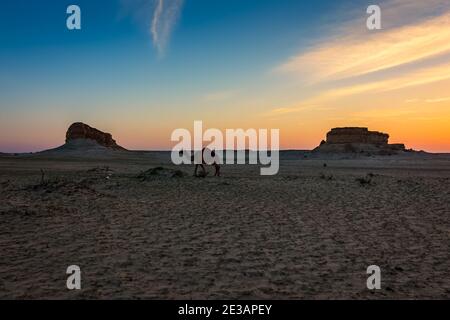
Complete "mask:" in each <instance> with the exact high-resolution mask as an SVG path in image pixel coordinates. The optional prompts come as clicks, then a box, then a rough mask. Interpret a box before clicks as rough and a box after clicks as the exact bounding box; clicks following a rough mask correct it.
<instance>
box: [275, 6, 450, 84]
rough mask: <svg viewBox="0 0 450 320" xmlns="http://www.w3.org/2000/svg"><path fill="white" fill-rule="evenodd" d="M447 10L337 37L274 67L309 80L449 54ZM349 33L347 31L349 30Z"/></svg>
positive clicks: (336, 77) (449, 14)
mask: <svg viewBox="0 0 450 320" xmlns="http://www.w3.org/2000/svg"><path fill="white" fill-rule="evenodd" d="M449 25H450V12H447V13H446V14H444V15H442V16H438V17H435V18H432V19H430V20H427V21H424V22H422V23H420V24H417V25H410V26H405V27H401V28H398V29H392V30H389V31H384V32H379V33H376V32H375V33H372V34H371V33H368V34H367V33H366V34H364V36H362V35H361V37H357V38H347V39H339V40H338V41H333V42H331V43H328V42H327V43H325V44H321V45H318V46H317V47H314V48H312V49H310V50H308V51H306V52H303V53H301V54H299V55H297V56H295V57H293V58H291V59H290V60H289V61H287V62H286V63H284V64H282V65H281V66H279V67H278V68H277V69H276V70H277V71H278V72H281V73H290V74H299V75H304V74H305V75H306V74H307V75H308V76H309V77H310V78H311V80H312V82H321V81H332V80H341V79H346V78H351V77H356V76H361V75H365V74H369V73H373V72H379V71H385V70H387V69H390V68H395V67H399V66H402V65H406V64H409V63H414V62H418V61H420V60H424V59H429V58H432V57H436V56H438V55H442V54H446V53H450V28H448V27H443V26H449ZM349 33H350V30H349Z"/></svg>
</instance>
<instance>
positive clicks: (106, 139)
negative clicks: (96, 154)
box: [66, 122, 125, 150]
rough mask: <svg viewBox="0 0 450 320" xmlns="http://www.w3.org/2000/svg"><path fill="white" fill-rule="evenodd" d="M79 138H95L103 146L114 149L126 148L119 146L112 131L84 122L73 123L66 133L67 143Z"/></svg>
mask: <svg viewBox="0 0 450 320" xmlns="http://www.w3.org/2000/svg"><path fill="white" fill-rule="evenodd" d="M79 139H83V140H93V141H95V142H96V143H98V144H99V145H101V146H103V147H106V148H110V149H114V150H125V148H123V147H121V146H119V145H118V144H117V143H116V141H115V140H114V139H113V138H112V135H111V134H110V133H105V132H102V131H100V130H98V129H95V128H92V127H90V126H88V125H87V124H84V123H82V122H76V123H74V124H72V125H71V126H70V127H69V129H68V130H67V133H66V143H70V142H72V141H75V140H79Z"/></svg>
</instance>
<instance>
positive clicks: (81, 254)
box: [0, 153, 450, 299]
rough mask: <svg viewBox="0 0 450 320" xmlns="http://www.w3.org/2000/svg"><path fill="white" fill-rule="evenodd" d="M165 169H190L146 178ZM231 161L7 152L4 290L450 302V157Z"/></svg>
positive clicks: (1, 230)
mask: <svg viewBox="0 0 450 320" xmlns="http://www.w3.org/2000/svg"><path fill="white" fill-rule="evenodd" d="M324 163H326V164H327V166H326V167H325V166H324ZM105 166H109V170H107V169H106V168H104V167H105ZM158 166H164V167H165V168H168V169H179V170H182V171H184V172H186V173H187V174H188V175H187V176H185V177H177V178H173V177H170V176H166V175H154V176H152V175H148V176H147V177H146V179H139V178H137V176H138V175H139V173H140V172H141V171H144V170H147V169H149V168H155V167H158ZM40 169H43V170H44V172H45V176H44V180H43V181H41V173H40ZM209 170H210V171H211V170H212V169H211V168H210V169H209ZM222 170H223V177H222V178H214V177H207V178H205V179H200V178H194V177H192V176H191V175H192V172H193V167H191V166H184V167H179V168H175V167H173V166H171V165H170V163H169V161H168V157H167V154H163V153H142V154H137V155H133V156H120V157H109V158H108V159H104V160H102V159H95V158H93V159H84V160H83V159H76V158H73V157H66V158H64V157H63V158H49V157H44V156H26V157H24V156H19V157H17V156H16V157H5V156H2V157H0V257H1V258H0V298H1V299H10V298H12V299H28V298H31V299H65V298H69V299H71V298H79V299H106V298H117V299H129V298H142V299H178V298H182V299H191V298H192V299H199V298H210V299H259V298H262V299H321V298H325V299H346V298H351V299H367V298H370V299H386V298H393V299H399V298H402V299H405V298H406V299H409V298H426V299H430V298H431V299H434V298H446V299H449V298H450V155H448V156H445V155H441V156H433V157H431V156H421V157H419V156H417V157H403V158H402V157H386V158H364V159H359V160H357V159H355V160H351V159H349V160H323V159H322V160H320V159H312V160H309V159H305V158H303V157H301V156H299V155H298V154H296V153H289V154H286V155H285V156H284V160H282V163H281V170H280V173H279V175H277V176H274V177H261V176H259V167H258V166H225V167H223V169H222ZM368 174H370V175H369V176H370V177H369V178H367V179H366V177H367V175H368ZM360 178H363V180H361V181H357V179H360ZM368 180H370V183H364V182H365V181H368ZM72 264H76V265H79V266H80V267H81V270H82V290H80V291H69V290H68V289H67V288H66V279H67V275H66V268H67V267H68V266H69V265H72ZM373 264H375V265H378V266H380V267H381V271H382V289H381V290H379V291H376V292H375V291H370V290H368V289H367V288H366V279H367V274H366V268H367V267H368V266H369V265H373Z"/></svg>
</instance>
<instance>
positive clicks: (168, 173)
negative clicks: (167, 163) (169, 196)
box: [137, 167, 186, 181]
mask: <svg viewBox="0 0 450 320" xmlns="http://www.w3.org/2000/svg"><path fill="white" fill-rule="evenodd" d="M185 176H186V173H184V172H183V171H180V170H173V169H168V168H164V167H156V168H151V169H149V170H147V171H143V172H141V173H140V174H139V175H138V176H137V178H138V179H139V180H141V181H148V180H155V179H160V178H184V177H185Z"/></svg>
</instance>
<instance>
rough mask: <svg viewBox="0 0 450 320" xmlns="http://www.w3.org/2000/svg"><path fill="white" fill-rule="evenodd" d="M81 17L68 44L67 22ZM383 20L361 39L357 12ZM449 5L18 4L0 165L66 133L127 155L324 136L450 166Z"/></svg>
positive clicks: (4, 83) (401, 1) (9, 45)
mask: <svg viewBox="0 0 450 320" xmlns="http://www.w3.org/2000/svg"><path fill="white" fill-rule="evenodd" d="M72 4H76V5H78V6H79V7H80V9H81V30H68V29H67V27H66V20H67V18H68V16H69V15H68V14H67V13H66V9H67V7H68V6H69V5H72ZM372 4H377V5H379V6H380V8H381V12H382V16H381V21H382V29H381V30H368V29H367V27H366V20H367V18H368V17H369V15H368V14H367V13H366V9H367V7H368V6H369V5H372ZM449 89H450V1H448V0H427V1H423V0H384V1H378V0H371V1H362V0H343V1H329V0H316V1H298V0H214V1H211V0H110V1H99V0H97V1H92V0H71V1H63V0H53V1H51V0H40V1H35V0H33V1H29V0H15V1H8V2H5V3H2V6H1V10H0V152H32V151H33V152H34V151H39V150H44V149H48V148H53V147H56V146H59V145H62V144H63V143H64V139H65V132H66V130H67V128H68V127H69V125H70V124H71V123H73V122H78V121H81V122H84V123H87V124H89V125H91V126H93V127H96V128H98V129H100V130H102V131H106V132H110V133H112V134H113V137H114V138H115V139H116V140H117V142H118V143H119V144H120V145H122V146H124V147H126V148H128V149H137V150H169V149H171V147H172V146H174V144H175V143H174V142H171V141H170V136H171V133H172V131H173V130H175V129H177V128H187V129H189V130H192V128H193V122H194V121H195V120H202V121H203V125H204V127H205V128H218V129H221V130H225V129H226V128H230V129H237V128H243V129H249V128H254V129H280V147H281V148H282V149H311V148H314V147H316V146H317V145H318V144H319V143H320V141H321V140H322V139H324V138H325V135H326V133H327V131H329V130H330V129H331V128H333V127H342V126H362V127H369V129H371V130H376V131H382V132H387V133H389V134H390V136H391V138H390V141H391V142H392V143H405V144H406V146H407V147H408V148H414V149H417V150H426V151H431V152H450V90H449Z"/></svg>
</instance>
